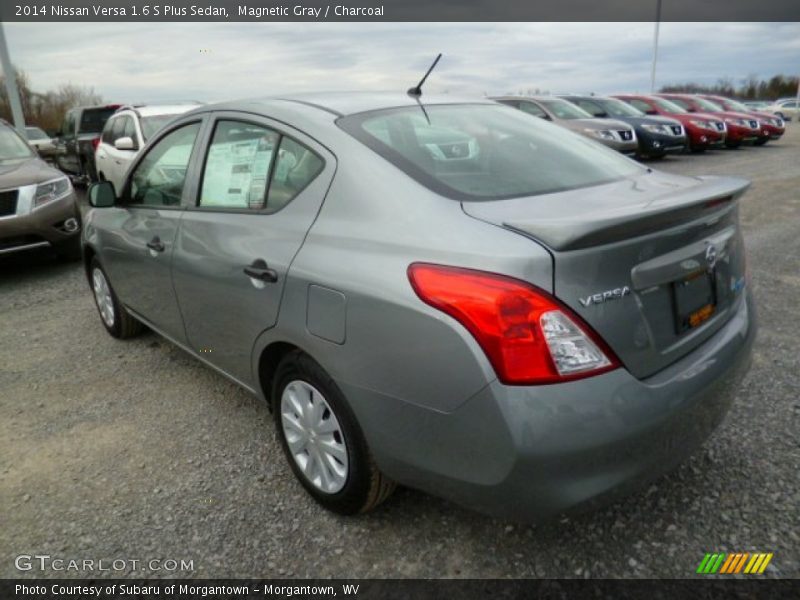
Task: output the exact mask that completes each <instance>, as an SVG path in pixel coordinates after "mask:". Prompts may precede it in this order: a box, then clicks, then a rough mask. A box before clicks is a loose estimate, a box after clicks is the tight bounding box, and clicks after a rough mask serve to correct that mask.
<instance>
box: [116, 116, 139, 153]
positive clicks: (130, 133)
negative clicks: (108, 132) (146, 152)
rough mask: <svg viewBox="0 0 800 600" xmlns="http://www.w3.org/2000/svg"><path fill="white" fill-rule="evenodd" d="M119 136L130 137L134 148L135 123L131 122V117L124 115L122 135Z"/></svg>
mask: <svg viewBox="0 0 800 600" xmlns="http://www.w3.org/2000/svg"><path fill="white" fill-rule="evenodd" d="M120 137H129V138H131V141H132V142H133V147H134V148H136V146H137V144H136V124H135V123H134V122H133V118H132V117H125V125H124V127H123V128H122V135H121V136H120Z"/></svg>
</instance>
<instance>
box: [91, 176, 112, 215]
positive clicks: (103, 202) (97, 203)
mask: <svg viewBox="0 0 800 600" xmlns="http://www.w3.org/2000/svg"><path fill="white" fill-rule="evenodd" d="M88 195H89V204H90V205H91V206H93V207H95V208H108V207H110V206H114V203H115V202H116V200H117V195H116V193H114V184H113V183H111V182H110V181H98V182H96V183H93V184H92V185H90V186H89V194H88Z"/></svg>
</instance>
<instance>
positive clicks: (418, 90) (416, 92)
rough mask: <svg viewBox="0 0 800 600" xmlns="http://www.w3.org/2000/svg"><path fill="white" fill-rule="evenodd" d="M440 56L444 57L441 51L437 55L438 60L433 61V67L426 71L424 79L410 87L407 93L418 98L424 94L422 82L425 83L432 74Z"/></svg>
mask: <svg viewBox="0 0 800 600" xmlns="http://www.w3.org/2000/svg"><path fill="white" fill-rule="evenodd" d="M440 58H442V53H441V52H439V55H438V56H437V57H436V60H434V61H433V64H432V65H431V68H430V69H428V72H427V73H425V76H424V77H423V78H422V79H420V80H419V83H418V84H417V85H415V86H414V87H412V88H408V92H407V93H408V95H409V96H416V97H417V98H419V97H420V96H422V84H423V83H425V80H426V79H427V78H428V75H430V74H431V71H433V68H434V67H435V66H436V63H438V62H439V59H440Z"/></svg>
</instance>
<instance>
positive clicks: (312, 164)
mask: <svg viewBox="0 0 800 600" xmlns="http://www.w3.org/2000/svg"><path fill="white" fill-rule="evenodd" d="M206 137H207V138H208V141H207V143H206V144H205V145H204V146H205V148H206V150H205V158H204V166H203V171H202V175H201V177H200V178H199V180H198V187H197V190H196V192H195V198H196V206H192V207H188V208H187V209H186V211H185V212H184V214H183V216H182V218H181V225H180V229H179V231H178V238H177V241H176V244H175V252H174V256H173V269H172V272H173V283H174V286H175V292H176V294H177V297H178V304H179V306H180V309H181V313H182V315H183V318H184V324H185V327H186V336H187V340H188V342H189V345H190V346H191V347H192V348H193V349H194V350H195V351H196V352H197V353H198V354H199V355H201V356H202V357H204V358H205V359H207V360H208V361H209V362H210V363H212V364H213V365H215V366H217V367H218V368H220V369H221V370H223V371H224V372H225V373H227V374H228V375H230V376H231V377H233V378H234V379H237V380H238V381H240V382H242V383H244V384H246V385H251V386H252V384H253V377H252V371H251V367H250V364H251V363H250V356H251V352H252V349H253V345H254V343H255V340H256V338H257V337H258V335H259V334H260V333H261V332H262V331H264V330H265V329H268V328H269V327H271V326H272V325H274V324H275V322H276V321H277V318H278V309H279V306H280V301H281V294H282V291H283V286H284V283H285V282H286V276H287V272H288V270H289V266H290V265H291V263H292V260H293V259H294V257H295V255H296V254H297V252H298V250H299V249H300V246H301V245H302V243H303V240H304V239H305V236H306V233H307V232H308V229H309V228H310V227H311V225H312V223H313V221H314V219H315V218H316V215H317V213H318V212H319V209H320V207H321V205H322V201H323V199H324V197H325V194H326V193H327V190H328V187H329V185H330V181H331V179H332V177H333V173H334V170H335V159H334V157H333V155H332V154H331V153H330V152H329V151H328V150H326V149H325V148H324V147H322V146H321V145H320V144H318V143H317V142H315V141H314V140H312V139H311V138H309V137H307V136H306V135H304V134H303V133H301V132H299V131H296V130H294V129H291V128H289V127H287V126H285V125H283V124H279V123H277V122H273V121H271V120H269V119H265V118H257V117H254V116H252V115H244V114H239V113H235V112H234V113H228V112H226V113H218V114H217V115H215V118H214V122H213V125H212V126H209V128H208V130H207V134H206Z"/></svg>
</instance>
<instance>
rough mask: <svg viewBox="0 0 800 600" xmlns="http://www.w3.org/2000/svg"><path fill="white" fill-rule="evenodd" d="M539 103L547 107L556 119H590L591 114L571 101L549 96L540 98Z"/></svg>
mask: <svg viewBox="0 0 800 600" xmlns="http://www.w3.org/2000/svg"><path fill="white" fill-rule="evenodd" d="M541 103H542V104H544V105H545V107H547V110H549V111H550V112H551V113H553V114H554V115H555V116H556V118H557V119H566V120H571V119H591V118H592V115H590V114H589V113H587V112H586V111H585V110H583V109H580V108H578V107H577V106H575V105H574V104H572V103H571V102H567V101H566V100H561V99H560V98H550V99H547V100H541Z"/></svg>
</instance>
